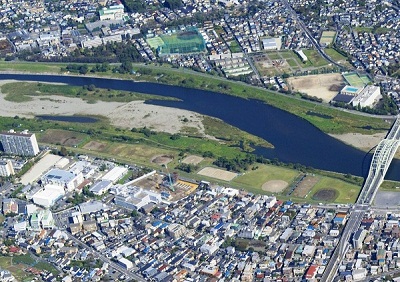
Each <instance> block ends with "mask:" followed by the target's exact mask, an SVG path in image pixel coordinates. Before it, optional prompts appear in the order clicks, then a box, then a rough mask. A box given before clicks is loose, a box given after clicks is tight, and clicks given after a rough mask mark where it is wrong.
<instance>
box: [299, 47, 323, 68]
mask: <svg viewBox="0 0 400 282" xmlns="http://www.w3.org/2000/svg"><path fill="white" fill-rule="evenodd" d="M303 52H304V54H305V55H306V56H307V58H308V61H309V62H310V63H311V64H312V66H314V67H323V66H327V65H328V64H329V63H328V61H326V60H325V59H324V58H322V57H321V55H320V54H319V53H318V51H317V50H303Z"/></svg>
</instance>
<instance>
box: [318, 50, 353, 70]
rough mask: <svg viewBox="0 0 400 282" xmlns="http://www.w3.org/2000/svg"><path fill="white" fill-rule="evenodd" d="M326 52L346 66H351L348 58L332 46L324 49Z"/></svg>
mask: <svg viewBox="0 0 400 282" xmlns="http://www.w3.org/2000/svg"><path fill="white" fill-rule="evenodd" d="M324 51H325V53H326V54H327V55H328V56H329V57H331V58H332V60H334V61H336V62H338V63H339V64H341V65H343V66H345V67H349V68H350V67H351V64H350V63H349V62H348V61H347V58H346V57H345V56H343V55H342V54H340V53H339V52H338V51H336V50H335V49H332V48H326V49H324Z"/></svg>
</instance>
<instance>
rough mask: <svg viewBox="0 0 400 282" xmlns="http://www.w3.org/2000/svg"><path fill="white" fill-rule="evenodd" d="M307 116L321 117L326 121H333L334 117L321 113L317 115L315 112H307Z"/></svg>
mask: <svg viewBox="0 0 400 282" xmlns="http://www.w3.org/2000/svg"><path fill="white" fill-rule="evenodd" d="M306 114H307V115H309V116H315V117H320V118H324V119H333V117H332V116H329V115H324V114H321V113H315V112H313V111H307V113H306Z"/></svg>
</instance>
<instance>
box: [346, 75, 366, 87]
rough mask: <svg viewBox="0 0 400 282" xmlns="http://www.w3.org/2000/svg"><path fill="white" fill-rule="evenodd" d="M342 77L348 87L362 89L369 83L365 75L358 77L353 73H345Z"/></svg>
mask: <svg viewBox="0 0 400 282" xmlns="http://www.w3.org/2000/svg"><path fill="white" fill-rule="evenodd" d="M343 77H344V79H345V80H346V82H347V83H348V84H349V85H351V86H355V87H364V86H365V85H367V84H368V83H369V82H370V80H369V78H368V76H367V75H361V76H360V75H358V74H357V73H355V72H352V73H345V74H343Z"/></svg>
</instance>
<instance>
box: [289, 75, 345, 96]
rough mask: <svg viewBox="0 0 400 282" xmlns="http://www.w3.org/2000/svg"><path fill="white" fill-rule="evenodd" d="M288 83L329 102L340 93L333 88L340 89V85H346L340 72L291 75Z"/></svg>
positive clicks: (296, 88)
mask: <svg viewBox="0 0 400 282" xmlns="http://www.w3.org/2000/svg"><path fill="white" fill-rule="evenodd" d="M288 83H289V85H290V86H291V87H292V89H293V90H295V91H300V92H303V93H306V94H308V95H311V96H316V97H318V98H321V99H322V100H324V102H329V101H330V100H331V99H332V98H333V97H335V95H336V94H338V91H335V90H332V89H339V88H340V87H339V86H340V85H344V79H343V77H342V75H341V74H339V73H329V74H318V75H308V76H298V77H291V78H289V79H288Z"/></svg>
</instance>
